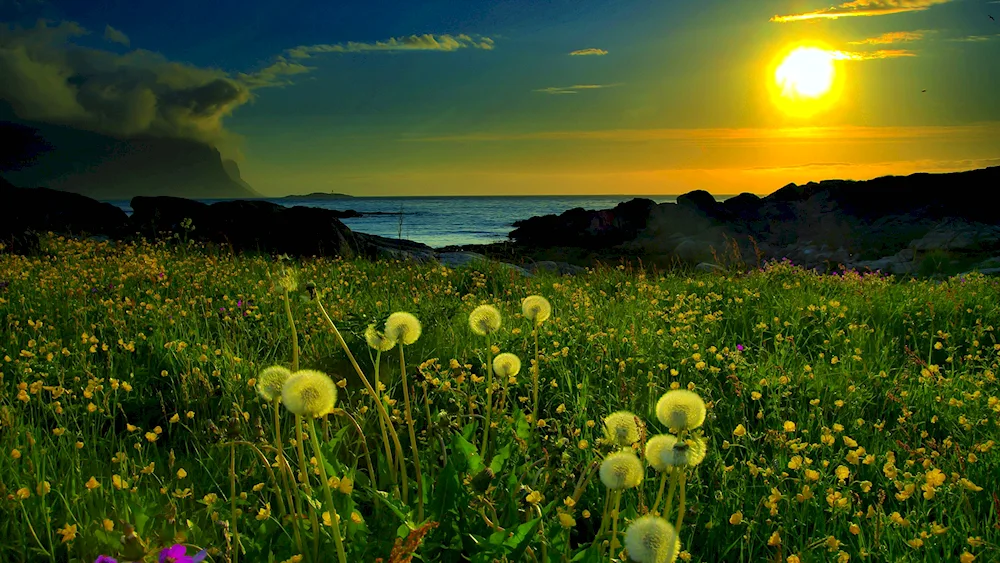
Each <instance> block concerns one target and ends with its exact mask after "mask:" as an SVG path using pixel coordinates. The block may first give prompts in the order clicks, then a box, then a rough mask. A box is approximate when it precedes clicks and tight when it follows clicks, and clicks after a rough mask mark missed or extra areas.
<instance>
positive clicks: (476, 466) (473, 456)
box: [449, 434, 486, 475]
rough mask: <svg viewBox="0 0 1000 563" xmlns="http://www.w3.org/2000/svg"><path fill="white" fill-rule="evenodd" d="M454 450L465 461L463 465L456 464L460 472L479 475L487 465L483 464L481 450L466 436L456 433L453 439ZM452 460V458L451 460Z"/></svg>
mask: <svg viewBox="0 0 1000 563" xmlns="http://www.w3.org/2000/svg"><path fill="white" fill-rule="evenodd" d="M451 447H452V450H453V451H454V452H455V453H457V454H460V455H459V459H460V460H461V461H463V462H464V464H463V465H461V466H458V465H457V466H456V467H455V469H457V470H458V471H459V472H465V473H468V474H470V475H477V474H479V472H480V471H482V470H483V468H485V467H486V466H485V465H483V460H482V458H481V457H480V456H479V451H478V450H477V449H476V446H474V445H472V443H471V442H469V441H468V440H466V439H465V437H464V436H459V435H457V434H456V435H455V437H454V439H452V441H451ZM449 461H451V460H449Z"/></svg>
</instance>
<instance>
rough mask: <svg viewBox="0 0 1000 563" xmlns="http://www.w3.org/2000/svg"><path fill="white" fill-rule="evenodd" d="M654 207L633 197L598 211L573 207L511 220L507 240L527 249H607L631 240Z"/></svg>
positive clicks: (644, 223)
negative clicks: (563, 247)
mask: <svg viewBox="0 0 1000 563" xmlns="http://www.w3.org/2000/svg"><path fill="white" fill-rule="evenodd" d="M654 207H656V203H654V202H653V201H652V200H649V199H644V198H635V199H632V200H630V201H626V202H622V203H619V204H618V205H616V206H615V207H614V208H613V209H604V210H601V211H588V210H586V209H584V208H582V207H575V208H573V209H570V210H568V211H565V212H563V213H561V214H559V215H544V216H541V217H532V218H530V219H523V220H519V221H515V222H514V225H513V226H514V230H512V231H511V232H510V234H509V235H508V237H509V238H510V239H511V240H513V241H514V242H515V243H517V244H519V245H522V246H528V247H553V246H575V247H580V248H588V249H598V248H609V247H612V246H616V245H618V244H621V243H623V242H625V241H628V240H632V239H633V238H635V237H636V235H637V234H638V233H639V231H641V230H642V229H643V228H645V227H646V222H647V221H648V219H649V214H650V211H651V210H652V209H653V208H654Z"/></svg>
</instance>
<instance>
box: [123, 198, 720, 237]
mask: <svg viewBox="0 0 1000 563" xmlns="http://www.w3.org/2000/svg"><path fill="white" fill-rule="evenodd" d="M636 197H644V198H648V199H651V200H653V201H655V202H657V203H667V202H669V203H673V202H676V200H677V197H676V196H646V195H641V196H630V195H611V196H425V197H352V198H344V199H294V200H290V199H267V198H264V200H265V201H270V202H274V203H277V204H279V205H285V206H289V207H291V206H295V205H304V206H309V207H319V208H323V209H335V210H338V211H346V210H348V209H353V210H354V211H357V212H359V213H373V212H382V213H391V215H366V216H363V217H355V218H350V219H341V221H343V223H344V224H345V225H347V227H348V228H350V229H351V230H352V231H356V232H361V233H369V234H373V235H379V236H383V237H389V238H403V239H407V240H412V241H415V242H421V243H424V244H426V245H428V246H430V247H432V248H441V247H445V246H453V245H455V246H457V245H467V244H489V243H493V242H502V241H505V240H507V234H508V233H510V231H512V230H513V228H514V227H513V224H514V221H518V220H521V219H529V218H531V217H535V216H540V215H549V214H559V213H562V212H564V211H567V210H569V209H573V208H575V207H582V208H584V209H588V210H599V209H611V208H612V207H614V206H616V205H618V204H619V203H622V202H624V201H629V200H631V199H633V198H636ZM729 197H732V196H728V195H717V196H715V198H716V200H717V201H723V200H725V199H727V198H729ZM199 201H202V202H204V203H209V204H211V203H215V202H217V201H226V200H221V199H202V200H199ZM109 203H112V204H114V205H116V206H118V207H120V208H121V209H123V210H124V211H125V212H126V213H127V214H129V215H131V214H132V208H131V207H130V206H129V202H128V201H110V202H109Z"/></svg>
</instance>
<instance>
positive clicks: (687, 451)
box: [660, 436, 708, 467]
mask: <svg viewBox="0 0 1000 563" xmlns="http://www.w3.org/2000/svg"><path fill="white" fill-rule="evenodd" d="M707 453H708V440H706V439H705V438H703V437H701V436H699V437H697V438H689V439H687V440H685V441H683V442H677V443H675V444H674V446H673V447H672V448H669V449H664V450H661V451H660V460H661V461H662V462H663V464H664V465H668V466H671V467H694V466H695V465H698V464H699V463H701V462H702V461H704V460H705V454H707Z"/></svg>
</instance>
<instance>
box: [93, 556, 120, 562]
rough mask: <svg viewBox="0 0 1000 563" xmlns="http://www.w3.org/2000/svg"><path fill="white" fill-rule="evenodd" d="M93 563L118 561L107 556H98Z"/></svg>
mask: <svg viewBox="0 0 1000 563" xmlns="http://www.w3.org/2000/svg"><path fill="white" fill-rule="evenodd" d="M94 563H118V560H117V559H115V558H114V557H108V556H107V555H98V556H97V559H96V560H95V561H94Z"/></svg>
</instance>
